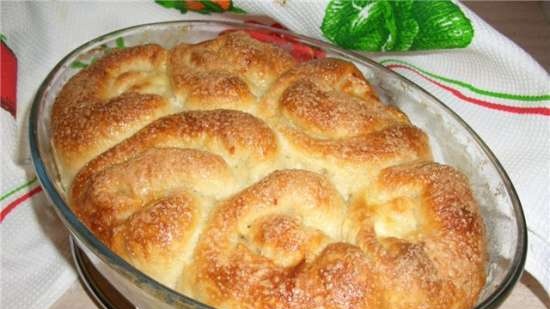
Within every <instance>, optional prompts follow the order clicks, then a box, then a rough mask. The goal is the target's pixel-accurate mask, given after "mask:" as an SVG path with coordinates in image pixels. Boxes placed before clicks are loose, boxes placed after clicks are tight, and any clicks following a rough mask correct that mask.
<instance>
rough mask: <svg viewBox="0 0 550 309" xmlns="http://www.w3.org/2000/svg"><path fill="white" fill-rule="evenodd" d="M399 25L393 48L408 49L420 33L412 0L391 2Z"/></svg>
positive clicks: (396, 49) (398, 49)
mask: <svg viewBox="0 0 550 309" xmlns="http://www.w3.org/2000/svg"><path fill="white" fill-rule="evenodd" d="M391 5H392V7H393V11H394V14H395V21H396V26H397V38H396V43H395V45H394V46H393V48H392V49H391V50H394V51H406V50H409V48H411V46H412V44H413V42H414V39H415V37H416V35H417V34H418V23H417V22H416V20H414V18H413V17H412V5H413V1H412V0H403V1H395V2H391Z"/></svg>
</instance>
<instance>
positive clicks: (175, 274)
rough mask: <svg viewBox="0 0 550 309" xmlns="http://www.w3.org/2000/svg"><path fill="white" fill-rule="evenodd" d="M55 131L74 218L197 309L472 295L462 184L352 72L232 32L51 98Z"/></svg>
mask: <svg viewBox="0 0 550 309" xmlns="http://www.w3.org/2000/svg"><path fill="white" fill-rule="evenodd" d="M52 129H53V136H54V138H53V143H54V148H55V152H56V159H57V160H58V163H59V167H60V172H61V174H62V178H63V181H64V182H65V185H66V186H67V187H68V188H69V194H68V195H69V204H70V206H71V208H72V209H73V210H74V211H75V213H76V214H77V215H78V217H79V218H80V219H81V220H82V221H83V222H84V223H85V224H86V225H87V226H88V227H89V228H90V229H91V230H92V231H93V232H94V233H95V235H97V236H98V237H99V238H100V239H101V240H102V241H103V242H105V243H106V244H107V245H108V246H109V247H110V248H111V249H112V250H113V251H115V252H116V253H117V254H119V255H120V256H122V257H123V258H124V259H125V260H127V261H128V262H130V263H131V264H133V265H135V266H136V267H137V268H139V269H140V270H142V271H143V272H145V273H147V274H148V275H150V276H152V277H153V278H155V279H157V280H159V281H160V282H162V283H163V284H165V285H167V286H168V287H170V288H174V289H177V290H179V291H181V292H183V293H185V294H186V295H189V296H191V297H194V298H196V299H198V300H200V301H203V302H206V303H208V304H210V305H214V306H217V307H220V308H304V309H306V308H380V309H395V308H398V309H406V308H407V309H409V308H410V309H413V308H414V309H416V308H454V309H466V308H469V307H472V306H473V305H474V303H475V301H476V299H477V296H478V294H479V291H480V289H481V287H482V286H483V283H484V280H485V272H484V265H485V259H486V257H485V243H484V239H485V238H484V230H483V222H482V220H481V216H480V214H479V213H478V206H477V204H476V202H475V200H474V198H473V196H472V192H471V190H470V187H469V184H468V181H467V179H466V178H465V177H464V176H463V175H462V174H460V173H459V172H457V171H456V170H454V169H452V168H450V167H447V166H443V165H439V164H436V163H433V162H429V160H430V159H431V151H430V148H429V143H428V137H427V135H426V134H425V133H424V132H422V131H421V130H420V129H419V128H417V127H415V126H413V125H412V124H411V123H410V121H409V120H408V118H407V117H406V116H405V115H404V114H403V113H402V112H401V111H399V110H398V109H397V108H395V107H393V106H388V105H385V104H383V103H381V102H380V101H379V100H378V98H377V96H376V94H375V93H374V91H373V89H372V88H371V86H370V85H369V83H368V82H367V80H366V79H365V78H364V77H363V75H362V74H361V72H360V71H359V70H358V69H357V67H355V66H354V65H353V64H351V63H349V62H346V61H343V60H338V59H331V58H327V59H322V60H315V61H310V62H306V63H302V64H299V65H297V64H296V63H295V61H294V60H293V59H292V57H291V56H290V55H289V54H288V53H286V52H284V51H283V50H282V49H280V48H278V47H275V46H273V45H270V44H266V43H261V42H259V41H256V40H254V39H252V38H251V37H250V36H249V35H248V34H246V33H244V32H238V31H237V32H229V33H225V34H222V35H220V36H219V37H218V38H216V39H214V40H210V41H206V42H202V43H199V44H194V45H186V44H180V45H178V46H176V47H174V48H173V49H171V50H165V49H163V48H161V47H159V46H156V45H145V46H139V47H133V48H128V49H124V50H120V51H115V52H113V53H110V54H109V55H107V56H106V57H105V58H103V59H100V60H99V61H97V62H96V63H95V64H93V65H91V66H90V67H89V68H88V69H85V70H83V71H81V72H80V73H78V74H77V75H76V76H75V77H73V78H72V79H71V80H70V81H69V82H68V83H67V84H66V85H65V87H64V88H63V90H62V91H61V93H60V94H59V96H58V98H57V100H56V102H55V104H54V108H53V113H52ZM77 172H78V173H77ZM75 174H76V176H75ZM73 176H74V177H73ZM69 184H70V187H69ZM450 261H452V262H450Z"/></svg>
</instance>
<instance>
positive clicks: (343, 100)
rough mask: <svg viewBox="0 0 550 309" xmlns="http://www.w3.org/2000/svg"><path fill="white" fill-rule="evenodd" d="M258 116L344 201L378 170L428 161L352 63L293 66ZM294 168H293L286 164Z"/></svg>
mask: <svg viewBox="0 0 550 309" xmlns="http://www.w3.org/2000/svg"><path fill="white" fill-rule="evenodd" d="M259 115H261V116H262V117H264V118H266V119H267V121H268V123H269V124H270V125H271V126H272V127H274V128H276V131H278V132H279V133H280V134H281V137H282V138H283V139H284V140H285V141H286V142H287V143H288V145H289V152H291V153H292V154H293V155H294V156H295V157H302V158H304V160H306V159H305V158H307V160H308V165H306V168H308V169H311V170H314V171H318V172H322V173H325V174H326V175H327V176H329V177H330V178H331V180H333V181H334V182H335V183H336V185H337V187H338V189H339V190H340V191H341V192H342V193H343V194H344V195H345V196H348V195H350V194H353V193H354V192H357V191H358V190H361V189H363V188H364V187H366V186H367V185H368V184H369V183H370V182H371V181H372V180H373V177H374V176H375V175H376V174H377V173H378V171H380V170H381V169H382V168H384V167H387V166H391V165H396V164H400V163H404V162H410V161H415V160H429V159H430V158H431V153H430V149H429V145H428V138H427V136H426V134H425V133H424V132H422V131H421V130H419V129H418V128H416V127H414V126H412V125H411V124H410V122H409V120H408V119H407V117H406V116H405V115H404V114H403V113H402V112H400V111H399V110H398V109H396V108H395V107H391V106H386V105H384V104H382V103H381V102H380V101H378V99H377V98H376V95H375V94H374V92H373V90H372V88H371V87H370V85H369V84H368V82H367V81H366V80H365V78H364V77H363V75H362V74H361V72H360V71H359V70H358V69H357V68H356V67H355V66H354V65H353V64H351V63H348V62H346V61H342V60H338V59H330V58H327V59H321V60H314V61H310V62H306V63H303V64H300V65H297V66H295V67H294V68H293V69H291V70H289V71H287V72H286V73H284V74H283V75H281V77H280V78H279V79H278V80H277V82H276V83H275V85H274V86H273V87H272V88H270V90H269V91H268V92H267V93H266V95H265V96H264V97H263V99H262V102H261V107H260V112H259ZM288 164H289V165H291V166H294V165H293V164H294V162H289V163H288Z"/></svg>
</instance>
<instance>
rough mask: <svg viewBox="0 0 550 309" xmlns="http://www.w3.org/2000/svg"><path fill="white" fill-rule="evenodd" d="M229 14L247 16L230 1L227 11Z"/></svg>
mask: <svg viewBox="0 0 550 309" xmlns="http://www.w3.org/2000/svg"><path fill="white" fill-rule="evenodd" d="M229 12H231V13H235V14H247V12H246V11H245V10H243V9H241V8H238V7H236V6H234V5H233V1H231V8H230V9H229Z"/></svg>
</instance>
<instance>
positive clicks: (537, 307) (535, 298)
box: [50, 273, 550, 309]
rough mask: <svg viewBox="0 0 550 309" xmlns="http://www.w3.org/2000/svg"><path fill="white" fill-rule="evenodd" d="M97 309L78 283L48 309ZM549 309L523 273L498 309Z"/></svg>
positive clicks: (541, 292)
mask: <svg viewBox="0 0 550 309" xmlns="http://www.w3.org/2000/svg"><path fill="white" fill-rule="evenodd" d="M66 308H78V309H97V308H98V307H97V306H96V305H95V304H94V302H93V301H92V300H91V299H90V297H89V296H88V295H87V294H86V292H85V291H84V290H83V288H82V286H81V285H80V283H79V282H75V284H74V285H73V286H72V287H71V288H70V289H69V290H68V291H67V292H65V294H64V295H63V296H62V297H61V298H60V299H59V300H58V301H57V302H56V303H55V304H54V305H53V306H52V307H50V309H66ZM518 308H521V309H550V301H549V299H548V294H547V293H546V292H545V291H544V290H543V289H542V287H541V286H540V284H539V283H538V282H537V281H536V280H535V279H534V278H533V277H532V276H531V275H529V274H527V273H525V274H524V275H523V276H522V278H521V281H520V282H519V283H518V284H517V285H516V287H515V288H514V290H513V291H512V293H511V294H510V296H508V298H507V299H506V301H505V302H504V303H503V304H502V306H501V307H500V308H499V309H518Z"/></svg>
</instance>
